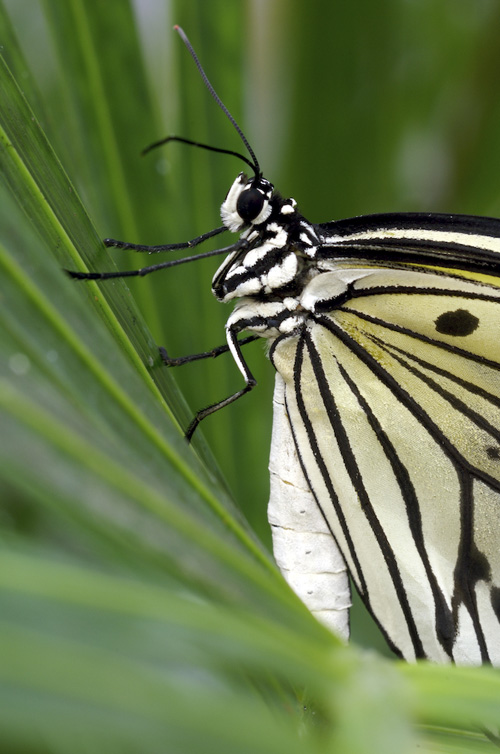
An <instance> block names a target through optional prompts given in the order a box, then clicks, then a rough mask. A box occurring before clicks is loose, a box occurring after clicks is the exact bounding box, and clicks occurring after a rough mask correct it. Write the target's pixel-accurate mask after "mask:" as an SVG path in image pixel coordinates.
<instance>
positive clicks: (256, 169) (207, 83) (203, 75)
mask: <svg viewBox="0 0 500 754" xmlns="http://www.w3.org/2000/svg"><path fill="white" fill-rule="evenodd" d="M174 29H175V31H176V32H178V34H179V36H180V38H181V39H182V41H183V42H184V44H185V45H186V47H187V49H188V51H189V53H190V55H191V57H192V58H193V60H194V62H195V63H196V67H197V69H198V71H199V73H200V76H201V78H202V79H203V81H204V83H205V86H206V87H207V89H208V91H209V92H210V94H211V95H212V97H213V98H214V100H215V101H216V102H217V104H218V105H219V107H220V109H221V110H222V112H223V113H224V114H225V115H226V117H227V118H228V119H229V121H230V122H231V123H232V124H233V127H234V128H235V130H236V132H237V133H238V135H239V137H240V139H241V140H242V142H243V144H244V145H245V147H246V149H247V151H248V154H249V155H250V157H251V158H252V162H253V164H252V165H251V167H252V168H253V170H254V172H255V175H256V176H257V175H260V174H261V170H260V165H259V162H258V160H257V157H256V156H255V153H254V151H253V149H252V147H251V146H250V144H249V143H248V141H247V138H246V136H245V134H244V133H243V131H242V130H241V128H240V127H239V125H238V124H237V122H236V121H235V119H234V118H233V116H232V115H231V113H230V112H229V110H228V109H227V107H226V106H225V104H224V103H223V102H222V100H221V98H220V97H219V95H218V94H217V92H216V91H215V89H214V88H213V86H212V84H211V83H210V81H209V80H208V76H207V74H206V73H205V71H204V70H203V68H202V65H201V63H200V61H199V60H198V56H197V54H196V53H195V51H194V49H193V46H192V45H191V42H190V41H189V39H188V38H187V36H186V33H185V32H184V29H182V28H181V27H180V26H177V25H176V26H174Z"/></svg>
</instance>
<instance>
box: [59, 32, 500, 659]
mask: <svg viewBox="0 0 500 754" xmlns="http://www.w3.org/2000/svg"><path fill="white" fill-rule="evenodd" d="M176 29H177V31H178V32H179V34H180V36H181V38H182V39H183V41H184V43H185V45H186V46H187V48H188V50H189V52H190V53H191V55H192V57H193V59H194V61H195V63H196V65H197V67H198V70H199V72H200V74H201V76H202V78H203V80H204V82H205V84H206V85H207V87H208V89H209V91H210V93H211V95H212V96H213V97H214V99H215V100H216V102H217V104H218V105H219V106H220V107H221V108H222V110H223V111H224V113H225V114H226V116H227V117H228V118H229V120H230V122H231V123H232V125H233V126H234V128H235V129H236V131H237V133H238V134H239V136H240V138H241V140H242V142H243V144H244V145H245V148H246V150H247V152H248V154H249V157H246V156H245V155H242V154H239V153H236V152H232V151H230V150H225V149H218V148H215V147H211V146H209V145H206V144H200V143H199V142H194V141H192V140H190V139H184V138H181V137H167V138H166V139H162V140H161V141H159V142H156V143H155V144H153V145H152V146H151V147H150V148H152V147H157V146H159V145H160V144H164V143H166V142H168V141H175V140H176V141H183V142H185V143H187V144H191V145H195V146H198V147H201V148H204V149H211V150H213V151H216V152H223V153H228V154H232V155H234V156H236V157H238V158H239V159H241V160H243V161H244V162H245V163H246V164H247V166H248V167H249V168H250V171H251V174H250V175H249V176H248V175H246V174H245V173H243V172H242V173H240V174H239V175H238V176H237V178H236V179H235V181H234V182H233V184H232V186H231V188H230V189H229V192H228V194H227V196H226V198H225V200H224V202H223V203H222V207H221V217H222V221H223V225H222V226H221V227H220V228H216V229H215V230H213V231H209V232H208V233H205V234H203V235H202V236H199V237H197V238H195V239H193V240H192V241H189V242H188V243H184V244H168V245H165V246H161V247H147V246H138V245H135V244H129V243H125V242H121V241H115V240H112V239H107V240H106V241H105V243H106V245H108V246H115V247H120V248H133V249H138V250H147V251H168V250H171V249H180V248H191V247H194V246H197V245H198V244H199V243H202V242H203V241H205V240H206V239H207V238H210V237H213V236H216V235H218V234H219V233H222V232H225V231H227V230H229V231H231V232H233V233H238V234H239V239H238V240H237V241H236V242H235V243H233V244H231V245H229V246H227V247H225V248H221V249H217V250H215V251H211V252H206V253H202V254H195V255H194V256H189V257H184V258H183V259H179V260H175V261H168V262H163V263H160V264H156V265H152V266H149V267H145V268H143V269H142V270H133V271H129V272H125V273H123V272H121V273H116V272H111V273H81V272H73V273H70V274H71V275H72V276H73V277H75V278H79V279H106V278H110V277H123V276H127V275H145V274H148V273H150V272H153V271H156V270H159V269H163V268H167V267H171V266H174V265H176V264H182V263H186V262H188V261H193V260H195V259H200V258H202V257H205V256H211V255H215V254H225V255H226V257H225V259H224V261H223V263H222V264H221V266H220V267H219V269H218V270H217V271H216V273H215V275H214V277H213V281H212V291H213V293H214V295H215V296H216V298H217V299H218V300H219V301H221V302H224V303H227V302H232V301H234V302H235V308H234V310H233V312H232V314H231V315H230V316H229V318H228V320H227V324H226V336H227V345H224V346H220V347H219V348H217V349H215V350H212V351H209V352H207V353H205V354H196V355H193V356H188V357H184V358H182V359H171V358H170V357H169V356H168V354H167V353H166V351H165V350H164V349H161V351H162V356H163V359H164V361H165V363H166V364H167V365H168V366H175V365H177V364H180V363H185V362H186V361H191V360H194V359H197V358H203V357H205V356H207V357H208V356H213V355H215V354H216V353H221V352H223V351H227V350H229V351H230V353H231V354H232V356H233V358H234V360H235V362H236V365H237V366H238V369H239V370H240V372H241V374H242V376H243V378H244V385H243V387H242V388H241V389H240V390H238V391H237V392H236V393H234V394H233V395H230V396H229V397H227V398H225V399H223V400H221V401H219V402H217V403H214V404H212V405H211V406H209V407H208V408H205V409H203V410H202V411H199V412H198V414H197V415H196V417H195V418H194V420H193V422H192V423H191V425H190V426H189V428H188V430H187V432H186V436H187V437H188V439H191V437H192V435H193V432H194V431H195V429H196V427H197V426H198V424H199V423H200V421H201V420H203V419H205V418H206V417H207V416H209V415H210V414H212V413H213V412H215V411H217V410H219V409H220V408H223V407H225V406H227V405H229V404H230V403H232V402H234V401H235V400H237V399H239V398H240V397H241V396H242V395H244V394H245V393H247V392H249V391H250V390H251V389H252V388H253V387H254V386H255V384H256V381H255V379H254V377H253V375H252V373H251V371H250V369H249V367H248V365H247V363H246V360H245V358H244V354H243V350H242V349H243V346H244V345H245V344H246V343H247V342H249V341H251V340H255V339H256V338H259V337H262V338H266V339H267V340H268V341H269V343H270V349H269V358H270V360H271V363H272V364H273V366H274V368H275V369H276V387H275V394H274V401H273V411H274V414H273V417H274V418H273V436H272V445H271V455H270V466H269V468H270V474H271V496H270V502H269V511H268V512H269V521H270V524H271V527H272V532H273V547H274V553H275V559H276V561H277V563H278V565H279V567H280V568H281V571H282V573H283V575H284V576H285V578H286V579H287V581H288V582H289V584H290V585H291V586H292V588H293V589H294V590H295V591H296V593H297V594H298V595H299V597H300V598H301V599H302V600H303V602H304V603H305V604H306V605H307V606H308V607H309V609H310V610H311V612H312V613H313V614H315V615H316V616H317V618H318V619H319V620H321V621H322V622H323V623H324V624H325V625H327V626H328V627H329V628H331V629H332V630H333V631H334V632H336V633H337V634H339V635H340V636H343V637H344V638H346V639H347V638H348V635H349V607H350V587H349V578H348V574H350V577H351V578H352V581H353V583H354V585H355V588H356V589H357V591H358V592H359V594H360V596H361V598H362V600H363V601H364V603H365V605H366V606H367V608H368V610H369V611H370V613H371V614H372V616H373V617H374V619H375V621H376V623H377V624H378V625H379V627H380V629H381V631H382V632H383V634H384V635H385V637H386V640H387V642H388V644H389V646H390V647H391V648H392V649H393V650H394V652H395V653H396V654H397V655H398V656H400V657H403V658H405V659H406V660H408V661H414V660H416V659H430V660H433V661H436V662H455V663H459V664H481V663H492V664H494V665H500V547H499V534H500V344H499V333H500V221H499V220H496V219H493V218H480V217H471V216H462V215H447V214H423V213H413V214H412V213H404V214H379V215H370V216H362V217H355V218H352V219H348V220H340V221H332V222H326V223H320V224H314V223H311V222H309V221H308V220H307V219H306V218H304V217H303V216H302V215H301V214H300V212H299V211H298V209H297V206H296V202H295V201H294V200H293V199H290V198H282V197H281V196H280V195H279V194H278V193H277V192H276V191H275V190H274V186H273V185H272V184H271V183H270V182H269V181H268V180H266V179H265V178H264V176H263V174H262V171H261V169H260V166H259V163H258V161H257V159H256V157H255V154H254V152H253V150H252V148H251V147H250V145H249V143H248V141H247V139H246V137H245V136H244V134H243V133H242V131H241V129H240V127H239V126H238V124H237V123H236V121H235V120H234V118H233V117H232V115H231V114H230V112H229V111H228V109H227V108H226V106H225V105H224V104H223V103H222V102H221V100H220V99H219V97H218V96H217V94H216V93H215V91H214V89H213V87H212V85H211V83H210V82H209V80H208V78H207V76H206V74H205V72H204V71H203V68H202V66H201V64H200V62H199V60H198V58H197V56H196V53H195V51H194V50H193V48H192V46H191V44H190V42H189V40H188V39H187V37H186V35H185V33H184V32H183V31H182V29H180V28H179V27H176ZM244 331H247V332H249V333H250V335H249V336H247V337H244V338H242V339H241V338H239V336H240V334H241V333H243V332H244Z"/></svg>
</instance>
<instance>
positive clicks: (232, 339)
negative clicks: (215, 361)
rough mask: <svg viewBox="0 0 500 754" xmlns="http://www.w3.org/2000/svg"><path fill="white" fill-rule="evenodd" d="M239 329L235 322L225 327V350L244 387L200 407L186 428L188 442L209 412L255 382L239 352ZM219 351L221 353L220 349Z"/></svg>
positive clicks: (250, 387)
mask: <svg viewBox="0 0 500 754" xmlns="http://www.w3.org/2000/svg"><path fill="white" fill-rule="evenodd" d="M241 329H243V328H242V327H241V326H239V325H238V323H237V322H235V323H234V324H232V325H231V326H229V327H227V329H226V333H227V350H228V351H231V353H232V355H233V358H234V360H235V362H236V365H237V367H238V369H239V370H240V372H241V374H242V375H243V377H244V380H245V385H244V387H242V388H241V390H238V391H237V392H236V393H233V394H232V395H229V396H228V397H227V398H224V399H223V400H222V401H218V402H217V403H212V404H211V405H210V406H207V407H206V408H203V409H201V411H198V413H197V414H196V416H195V417H194V419H193V421H192V422H191V424H190V425H189V427H188V428H187V430H186V435H185V437H186V440H187V441H188V442H191V438H192V437H193V434H194V432H195V430H196V428H197V427H198V424H199V423H200V422H201V421H202V420H203V419H206V417H207V416H210V414H214V413H215V412H216V411H219V409H221V408H225V407H226V406H229V404H230V403H234V401H237V400H238V398H241V397H242V396H243V395H245V393H249V392H250V390H252V389H253V388H254V387H255V386H256V384H257V380H256V379H255V377H254V376H253V374H252V373H251V371H250V369H249V367H248V364H247V363H246V361H245V359H244V358H243V354H242V352H241V346H242V345H244V342H243V341H238V332H240V330H241ZM250 338H251V339H253V336H250ZM248 340H249V339H248V338H245V339H244V341H245V342H248ZM219 348H220V349H222V348H223V346H220V347H219ZM215 350H219V349H215ZM219 352H220V353H223V351H222V350H221V351H219ZM208 355H209V356H211V355H212V353H211V352H208ZM216 355H217V356H218V355H219V354H218V353H217V354H216ZM200 357H201V358H204V354H200ZM183 363H184V362H183Z"/></svg>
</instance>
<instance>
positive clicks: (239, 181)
mask: <svg viewBox="0 0 500 754" xmlns="http://www.w3.org/2000/svg"><path fill="white" fill-rule="evenodd" d="M273 191H274V186H273V185H272V183H269V181H267V180H266V179H265V178H263V177H262V176H261V175H260V174H256V175H255V176H254V177H253V178H248V177H247V176H246V175H245V173H240V174H239V176H238V177H237V178H236V180H235V181H234V183H233V185H232V186H231V188H230V189H229V192H228V194H227V196H226V198H225V199H224V201H223V203H222V206H221V209H220V214H221V217H222V222H223V223H224V225H225V226H226V228H228V229H229V230H231V231H232V232H233V233H237V232H238V231H240V230H243V228H248V227H250V226H251V225H260V224H261V223H263V222H265V221H266V220H267V219H268V217H269V215H270V214H271V210H272V206H271V197H272V193H273Z"/></svg>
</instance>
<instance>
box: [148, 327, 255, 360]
mask: <svg viewBox="0 0 500 754" xmlns="http://www.w3.org/2000/svg"><path fill="white" fill-rule="evenodd" d="M258 339H259V336H258V335H248V337H246V338H242V340H240V341H239V345H240V346H245V345H246V344H247V343H252V342H253V341H254V340H258ZM159 351H160V356H161V359H162V361H163V363H164V364H165V366H167V367H180V366H182V365H183V364H190V363H191V362H192V361H199V360H200V359H215V358H216V357H217V356H220V355H221V354H222V353H228V351H229V346H228V345H227V343H224V345H222V346H216V347H215V348H212V349H211V350H210V351H203V353H192V354H189V355H188V356H178V357H177V358H174V357H172V356H169V355H168V353H167V349H166V348H164V347H163V346H160V348H159Z"/></svg>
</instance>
